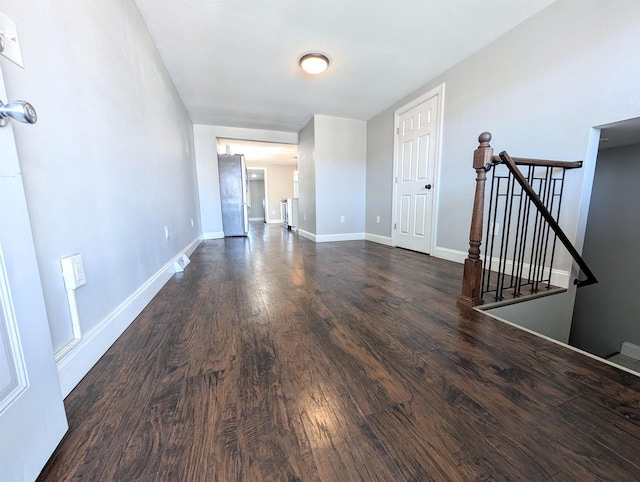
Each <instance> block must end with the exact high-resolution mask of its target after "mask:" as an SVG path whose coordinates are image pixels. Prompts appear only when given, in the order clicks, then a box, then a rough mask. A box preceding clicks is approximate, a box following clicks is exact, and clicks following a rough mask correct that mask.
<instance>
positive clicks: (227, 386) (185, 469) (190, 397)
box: [158, 371, 238, 481]
mask: <svg viewBox="0 0 640 482" xmlns="http://www.w3.org/2000/svg"><path fill="white" fill-rule="evenodd" d="M236 407H237V392H236V376H235V375H234V374H233V371H209V372H207V373H205V374H203V375H198V376H195V377H190V378H187V380H186V382H185V384H184V388H183V390H182V393H181V396H180V402H179V403H178V406H177V409H176V415H175V419H174V423H173V428H172V432H171V435H170V437H169V441H168V444H167V448H166V452H165V454H164V457H163V459H162V464H161V465H160V468H159V472H158V480H185V481H200V480H212V481H214V480H220V481H222V480H236V479H237V477H238V437H237V423H238V421H237V415H236Z"/></svg>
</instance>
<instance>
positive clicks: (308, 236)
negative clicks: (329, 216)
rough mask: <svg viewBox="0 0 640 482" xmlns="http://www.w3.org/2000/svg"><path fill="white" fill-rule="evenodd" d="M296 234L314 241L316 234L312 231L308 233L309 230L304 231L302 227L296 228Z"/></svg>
mask: <svg viewBox="0 0 640 482" xmlns="http://www.w3.org/2000/svg"><path fill="white" fill-rule="evenodd" d="M298 234H299V235H300V236H302V237H303V238H307V239H309V240H311V241H313V242H314V243H315V242H316V235H315V234H313V233H310V232H309V231H305V230H304V229H298Z"/></svg>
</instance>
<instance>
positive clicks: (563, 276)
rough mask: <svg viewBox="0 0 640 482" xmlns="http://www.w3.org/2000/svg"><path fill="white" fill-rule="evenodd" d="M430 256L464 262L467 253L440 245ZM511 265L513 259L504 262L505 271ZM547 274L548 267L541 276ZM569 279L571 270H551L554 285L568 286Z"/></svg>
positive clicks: (493, 264)
mask: <svg viewBox="0 0 640 482" xmlns="http://www.w3.org/2000/svg"><path fill="white" fill-rule="evenodd" d="M431 256H434V257H436V258H442V259H446V260H448V261H453V262H455V263H464V260H465V259H467V256H468V253H467V252H466V251H458V250H457V249H449V248H442V247H440V246H436V247H435V248H434V249H433V252H432V253H431ZM491 265H492V266H497V265H498V258H493V259H492V260H491ZM512 267H513V261H507V263H506V271H507V272H509V271H510V270H511V268H512ZM528 270H529V264H528V263H525V264H524V271H525V272H527V271H528ZM548 276H549V268H545V269H544V274H543V278H545V279H546V278H547V277H548ZM570 280H571V272H570V271H564V270H560V269H555V268H554V269H553V270H551V284H552V285H554V286H559V287H561V288H568V287H569V284H570Z"/></svg>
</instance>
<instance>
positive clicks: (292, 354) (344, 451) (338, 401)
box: [276, 336, 404, 482]
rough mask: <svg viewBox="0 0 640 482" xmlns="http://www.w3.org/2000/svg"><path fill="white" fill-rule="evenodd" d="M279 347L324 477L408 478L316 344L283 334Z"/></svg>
mask: <svg viewBox="0 0 640 482" xmlns="http://www.w3.org/2000/svg"><path fill="white" fill-rule="evenodd" d="M276 347H277V349H278V351H279V353H280V359H281V360H282V364H281V366H282V374H283V375H282V378H283V388H284V389H285V393H286V395H287V396H288V397H289V398H291V399H292V400H294V401H295V404H296V406H297V408H298V410H299V413H300V415H301V418H302V423H303V426H304V430H305V433H306V435H307V437H308V439H309V442H310V445H311V448H312V450H313V455H314V459H315V462H316V466H317V468H318V472H319V473H320V477H321V479H322V480H323V481H324V482H328V481H342V480H380V481H383V480H384V481H388V480H403V479H404V478H403V476H402V475H401V474H400V472H399V471H398V468H397V467H396V466H395V464H394V462H393V460H392V459H391V458H390V456H389V454H388V453H387V451H386V449H385V447H384V446H383V445H382V443H381V442H380V440H379V439H378V437H377V436H376V434H375V433H374V432H373V430H372V429H371V427H370V425H369V424H368V422H367V420H366V419H365V417H364V415H363V414H362V412H361V410H360V409H359V408H358V406H357V405H356V404H355V402H354V401H353V399H352V398H351V395H350V394H349V392H348V390H347V389H346V388H345V386H344V385H343V383H342V382H341V380H340V379H339V378H338V377H337V376H336V373H335V368H334V366H333V364H332V363H331V362H330V360H329V359H328V358H327V356H326V355H325V354H324V353H323V351H322V349H321V348H320V347H319V346H318V345H317V342H316V341H314V340H312V339H309V338H303V339H295V338H292V337H287V336H283V337H281V338H280V340H279V342H277V344H276Z"/></svg>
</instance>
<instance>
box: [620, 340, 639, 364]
mask: <svg viewBox="0 0 640 482" xmlns="http://www.w3.org/2000/svg"><path fill="white" fill-rule="evenodd" d="M620 353H621V354H622V355H625V356H630V357H631V358H635V359H636V360H640V346H638V345H634V344H633V343H629V342H628V341H625V342H624V343H623V344H622V347H621V348H620Z"/></svg>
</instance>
